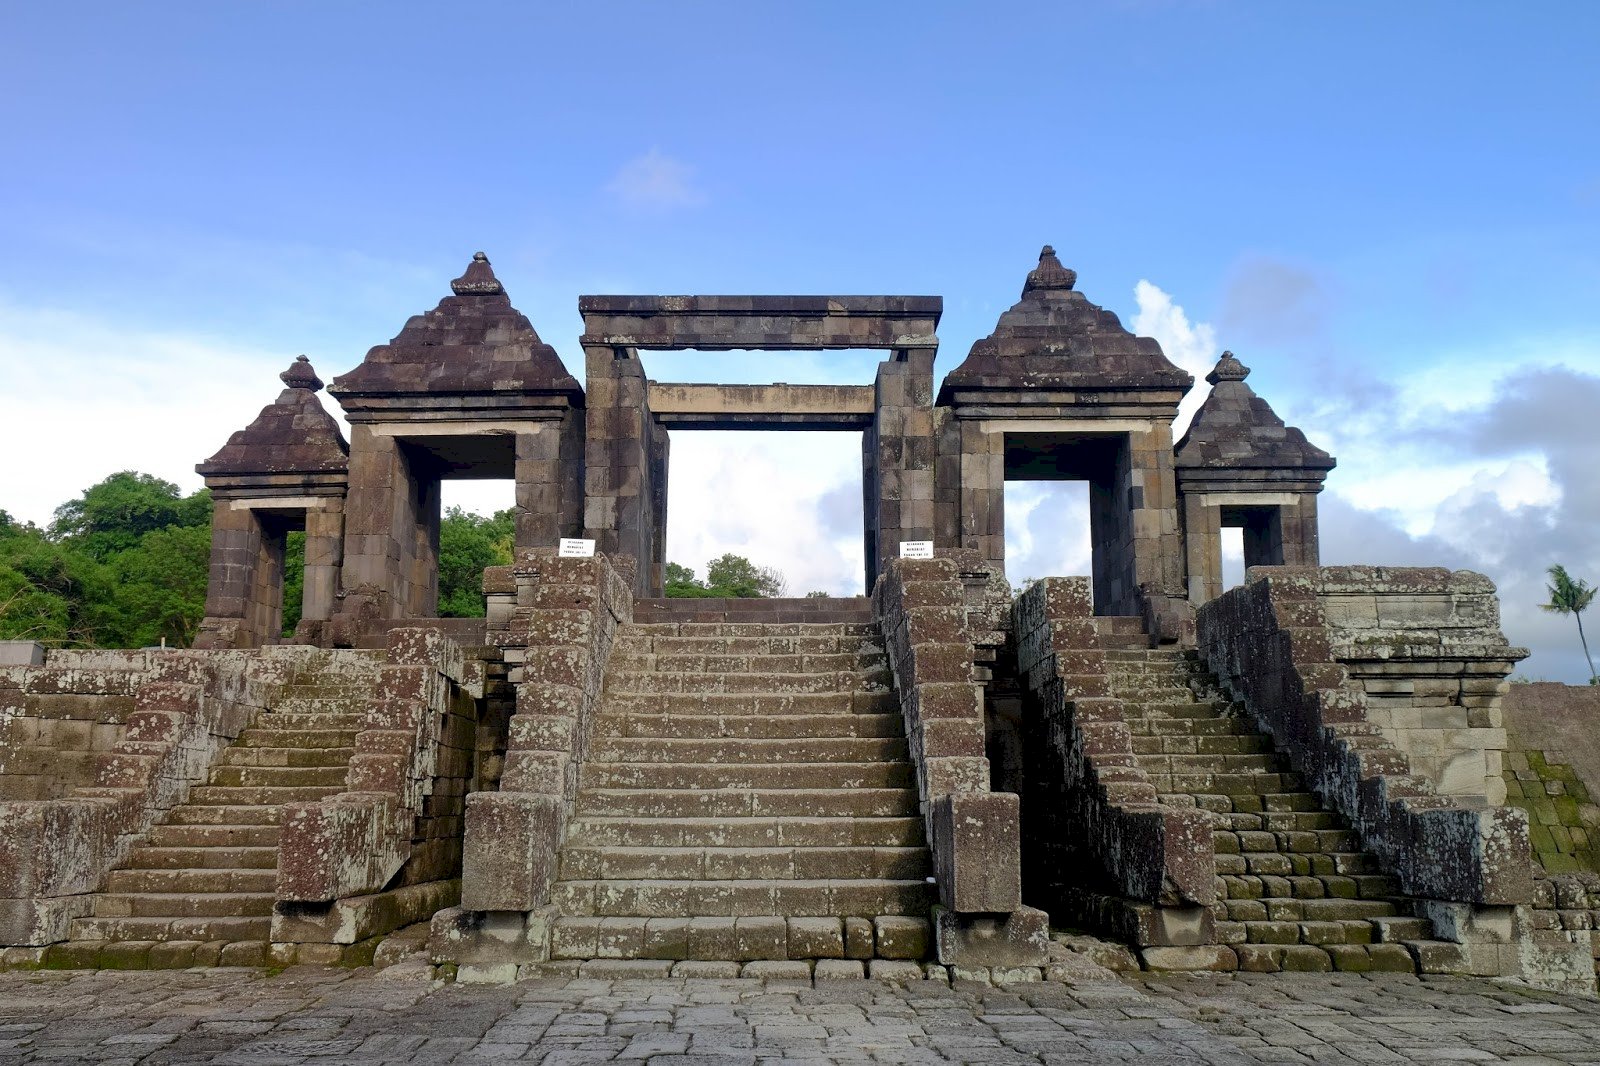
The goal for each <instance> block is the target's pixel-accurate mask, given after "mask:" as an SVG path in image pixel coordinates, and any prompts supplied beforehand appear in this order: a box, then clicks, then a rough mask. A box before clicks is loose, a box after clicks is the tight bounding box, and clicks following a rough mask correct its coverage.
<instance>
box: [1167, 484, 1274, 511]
mask: <svg viewBox="0 0 1600 1066" xmlns="http://www.w3.org/2000/svg"><path fill="white" fill-rule="evenodd" d="M1187 491H1188V493H1189V494H1190V495H1193V496H1194V497H1195V498H1196V499H1197V500H1199V501H1200V502H1201V503H1202V504H1203V505H1205V506H1206V507H1273V506H1277V507H1293V506H1294V505H1295V504H1297V503H1299V502H1300V495H1301V494H1300V493H1298V492H1251V491H1244V492H1210V491H1206V490H1196V489H1195V488H1194V487H1193V486H1190V487H1189V488H1188V490H1187Z"/></svg>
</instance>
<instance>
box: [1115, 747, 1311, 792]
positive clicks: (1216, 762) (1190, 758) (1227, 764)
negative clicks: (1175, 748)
mask: <svg viewBox="0 0 1600 1066" xmlns="http://www.w3.org/2000/svg"><path fill="white" fill-rule="evenodd" d="M1138 761H1139V769H1141V770H1143V771H1144V772H1145V773H1147V774H1151V775H1152V776H1153V775H1157V774H1171V775H1180V774H1182V775H1186V774H1211V775H1217V774H1221V775H1231V774H1271V773H1278V774H1281V773H1286V772H1288V769H1289V766H1288V761H1287V760H1286V759H1284V758H1283V756H1281V755H1279V754H1278V753H1277V752H1270V753H1267V754H1260V753H1256V754H1250V755H1226V754H1218V753H1207V754H1204V755H1140V756H1138ZM1182 791H1188V790H1187V789H1184V790H1182Z"/></svg>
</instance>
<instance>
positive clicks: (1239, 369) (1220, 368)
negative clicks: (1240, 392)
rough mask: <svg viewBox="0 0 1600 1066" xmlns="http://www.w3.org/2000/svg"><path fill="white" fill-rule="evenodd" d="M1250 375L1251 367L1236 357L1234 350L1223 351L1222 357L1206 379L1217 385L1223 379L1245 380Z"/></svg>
mask: <svg viewBox="0 0 1600 1066" xmlns="http://www.w3.org/2000/svg"><path fill="white" fill-rule="evenodd" d="M1249 376H1250V368H1249V367H1247V366H1245V365H1244V364H1243V363H1241V362H1239V360H1237V359H1235V358H1234V357H1233V353H1232V352H1223V353H1222V358H1221V359H1218V360H1217V365H1216V366H1215V367H1213V368H1212V370H1211V373H1209V374H1207V375H1206V381H1208V382H1210V383H1211V384H1213V385H1216V384H1218V383H1219V382H1223V381H1243V380H1244V379H1245V378H1247V377H1249Z"/></svg>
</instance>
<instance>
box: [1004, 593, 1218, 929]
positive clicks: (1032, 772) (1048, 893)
mask: <svg viewBox="0 0 1600 1066" xmlns="http://www.w3.org/2000/svg"><path fill="white" fill-rule="evenodd" d="M1013 618H1014V632H1015V638H1016V654H1017V668H1018V673H1019V677H1020V680H1021V687H1022V691H1023V721H1024V748H1025V751H1026V753H1027V770H1026V777H1027V782H1028V788H1029V791H1028V793H1027V797H1026V805H1025V808H1024V810H1025V813H1026V817H1027V821H1026V823H1025V824H1026V841H1027V861H1026V867H1025V868H1026V870H1027V872H1028V876H1027V881H1026V887H1027V889H1028V891H1029V893H1030V900H1031V901H1033V902H1035V903H1036V904H1037V905H1038V906H1041V907H1045V908H1047V909H1049V910H1050V912H1051V914H1052V915H1054V916H1055V917H1056V918H1057V919H1058V920H1059V921H1064V922H1075V923H1083V924H1089V925H1094V926H1098V927H1100V928H1105V929H1107V930H1109V931H1112V932H1115V933H1116V934H1117V935H1119V936H1121V937H1123V938H1125V939H1127V940H1130V941H1132V942H1133V943H1135V944H1139V945H1141V946H1147V945H1148V946H1165V945H1194V944H1206V943H1210V942H1211V939H1212V915H1211V912H1210V909H1209V907H1210V904H1211V903H1212V902H1213V901H1214V899H1215V897H1216V864H1215V862H1214V860H1213V858H1212V852H1211V822H1210V816H1209V815H1208V814H1207V813H1206V812H1204V811H1200V810H1195V809H1192V808H1181V807H1167V806H1163V805H1161V804H1159V803H1158V802H1157V796H1156V790H1155V788H1154V787H1153V786H1152V785H1151V784H1150V782H1149V779H1148V778H1147V777H1146V775H1145V773H1144V771H1143V770H1141V769H1140V768H1139V766H1138V763H1137V761H1136V759H1135V757H1134V752H1133V742H1132V736H1131V733H1130V732H1129V729H1128V726H1127V723H1126V721H1125V719H1124V716H1123V708H1122V701H1121V700H1119V699H1118V698H1116V697H1115V696H1113V695H1112V694H1111V687H1110V681H1109V678H1108V676H1107V672H1106V662H1105V653H1104V652H1103V651H1102V650H1101V648H1100V645H1099V642H1098V639H1097V636H1096V632H1095V626H1094V621H1093V608H1092V606H1091V604H1090V599H1089V582H1088V579H1086V578H1082V577H1074V578H1046V579H1044V580H1042V581H1039V582H1036V583H1035V584H1034V585H1033V586H1032V587H1031V588H1029V589H1028V591H1027V592H1025V593H1023V594H1022V595H1021V596H1019V597H1018V598H1017V602H1016V606H1015V607H1014V609H1013Z"/></svg>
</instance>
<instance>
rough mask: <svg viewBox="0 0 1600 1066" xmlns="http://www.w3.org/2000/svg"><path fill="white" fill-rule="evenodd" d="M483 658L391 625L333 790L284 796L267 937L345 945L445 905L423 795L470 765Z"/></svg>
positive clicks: (447, 863)
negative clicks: (338, 787)
mask: <svg viewBox="0 0 1600 1066" xmlns="http://www.w3.org/2000/svg"><path fill="white" fill-rule="evenodd" d="M481 678H482V664H481V662H478V661H471V662H469V661H468V660H467V659H466V658H465V656H464V655H463V653H462V649H461V647H460V645H458V644H456V643H455V642H454V641H452V640H450V639H449V638H448V637H446V636H444V635H443V634H441V633H439V632H438V631H436V630H430V629H422V628H412V629H395V630H391V631H390V632H389V635H388V651H387V662H386V663H385V664H384V665H383V666H381V667H380V668H379V669H378V673H377V678H376V681H375V682H373V688H372V692H371V695H370V697H369V698H368V700H367V703H366V708H365V710H364V712H363V717H362V723H361V724H362V728H361V732H360V733H358V734H357V736H356V741H355V748H356V753H355V755H353V756H352V757H351V759H350V768H349V771H348V773H347V775H346V785H345V790H344V791H343V792H340V793H337V794H335V795H333V796H328V797H325V798H323V799H320V800H315V801H308V802H300V803H289V804H285V805H284V808H283V811H282V814H281V822H280V824H281V834H280V836H279V844H278V889H277V897H278V903H277V906H276V908H275V913H274V916H273V923H272V939H273V941H274V942H275V943H301V944H304V943H325V944H341V945H348V944H355V943H358V942H363V941H366V940H368V939H369V938H371V937H374V936H377V935H379V934H382V933H386V932H389V931H390V930H392V929H395V928H397V927H399V926H401V925H404V924H407V923H409V922H413V921H417V920H420V919H422V918H426V917H427V916H428V915H429V914H432V913H433V912H434V911H435V910H437V909H439V908H440V907H444V906H449V905H451V904H452V903H454V902H455V899H456V896H457V894H458V893H459V881H458V876H459V874H458V869H457V867H456V864H455V863H454V862H453V861H451V859H450V857H449V856H448V855H446V856H444V857H443V859H442V861H441V859H440V856H439V855H438V854H437V853H435V852H433V851H430V850H429V849H428V848H427V845H428V844H429V842H430V838H431V836H432V834H429V833H427V832H425V831H424V823H425V822H426V820H427V815H428V806H429V800H430V798H432V797H434V795H435V793H436V791H437V790H438V789H439V788H440V787H441V783H447V784H448V786H449V791H450V792H451V793H452V794H453V798H454V799H455V800H456V801H457V802H459V800H460V796H461V795H462V794H464V793H465V792H466V789H467V787H468V780H469V779H470V777H471V774H472V728H473V725H474V723H475V720H476V708H475V704H474V700H473V697H474V695H475V694H478V693H475V692H474V689H475V688H476V687H477V686H479V685H480V684H481Z"/></svg>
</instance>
